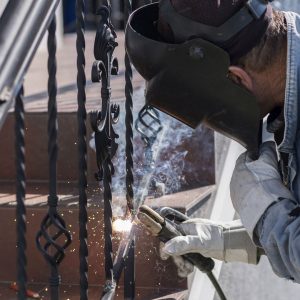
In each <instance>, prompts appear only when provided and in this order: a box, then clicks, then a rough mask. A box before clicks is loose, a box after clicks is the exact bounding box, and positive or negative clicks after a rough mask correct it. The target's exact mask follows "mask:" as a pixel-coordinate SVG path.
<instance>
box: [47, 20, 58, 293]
mask: <svg viewBox="0 0 300 300" xmlns="http://www.w3.org/2000/svg"><path fill="white" fill-rule="evenodd" d="M55 32H56V18H55V17H54V18H53V21H52V22H51V24H50V26H49V29H48V45H47V46H48V53H49V57H48V73H49V78H48V94H49V101H48V114H49V120H48V137H49V143H48V154H49V196H48V202H49V204H50V203H51V205H53V207H56V206H57V201H58V198H57V176H56V173H57V172H56V171H57V170H56V169H57V152H58V145H57V107H56V94H57V84H56V38H55ZM50 209H52V207H50ZM59 284H60V277H59V275H58V270H57V265H56V264H52V265H51V277H50V294H51V299H59V290H58V287H59Z"/></svg>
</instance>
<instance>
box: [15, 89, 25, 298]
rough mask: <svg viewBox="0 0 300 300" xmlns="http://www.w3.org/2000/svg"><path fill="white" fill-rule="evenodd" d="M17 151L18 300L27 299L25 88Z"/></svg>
mask: <svg viewBox="0 0 300 300" xmlns="http://www.w3.org/2000/svg"><path fill="white" fill-rule="evenodd" d="M15 120H16V122H15V134H16V141H15V149H16V170H17V172H16V175H17V178H16V183H17V186H16V187H17V192H16V196H17V208H16V214H17V217H16V220H17V272H18V280H17V285H18V288H19V292H18V299H19V300H24V299H26V284H27V274H26V265H27V259H26V253H25V251H26V244H27V243H26V237H25V234H26V208H25V187H26V181H25V180H26V178H25V140H24V132H25V125H24V105H23V88H21V90H20V91H19V94H18V95H17V97H16V102H15Z"/></svg>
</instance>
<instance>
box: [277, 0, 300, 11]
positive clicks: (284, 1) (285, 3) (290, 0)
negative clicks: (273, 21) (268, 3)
mask: <svg viewBox="0 0 300 300" xmlns="http://www.w3.org/2000/svg"><path fill="white" fill-rule="evenodd" d="M273 5H274V6H275V7H276V8H278V9H280V10H290V11H295V12H298V13H300V1H299V0H276V1H274V2H273Z"/></svg>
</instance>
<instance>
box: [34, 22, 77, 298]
mask: <svg viewBox="0 0 300 300" xmlns="http://www.w3.org/2000/svg"><path fill="white" fill-rule="evenodd" d="M55 32H56V20H55V17H54V18H53V20H52V22H51V24H50V26H49V29H48V33H49V34H48V52H49V57H48V73H49V78H48V93H49V101H48V114H49V120H48V137H49V143H48V154H49V196H48V213H47V215H46V216H45V218H44V219H43V221H42V223H41V229H40V230H39V232H38V233H37V236H36V243H37V247H38V249H39V250H40V252H41V253H42V254H43V256H44V258H45V260H46V261H47V262H48V264H49V265H50V268H51V275H50V278H49V284H50V299H51V300H57V299H59V285H60V275H59V273H58V265H59V264H60V262H61V261H62V260H63V258H64V256H65V249H66V248H67V247H68V246H69V245H70V243H71V234H70V233H69V232H68V230H67V229H66V224H65V221H64V220H63V219H62V217H61V216H60V215H59V213H58V211H57V203H58V197H57V176H56V166H57V152H58V146H57V107H56V94H57V86H56V37H55Z"/></svg>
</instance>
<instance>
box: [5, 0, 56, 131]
mask: <svg viewBox="0 0 300 300" xmlns="http://www.w3.org/2000/svg"><path fill="white" fill-rule="evenodd" d="M59 2H60V0H51V1H36V0H26V1H24V0H14V1H9V2H8V4H7V6H6V8H5V10H4V12H3V14H2V16H1V18H0V129H1V127H2V125H3V123H4V121H5V118H6V115H7V113H8V110H9V108H10V107H11V105H12V102H13V100H14V99H15V97H16V95H17V94H18V91H19V90H20V88H21V86H22V82H23V77H24V75H25V73H26V71H27V69H28V67H29V65H30V63H31V61H32V59H33V57H34V54H35V52H36V50H37V48H38V46H39V44H40V42H41V40H42V37H43V35H44V33H45V32H46V30H47V28H48V27H49V24H50V22H51V20H52V19H53V16H54V14H55V11H56V8H57V6H58V4H59Z"/></svg>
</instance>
